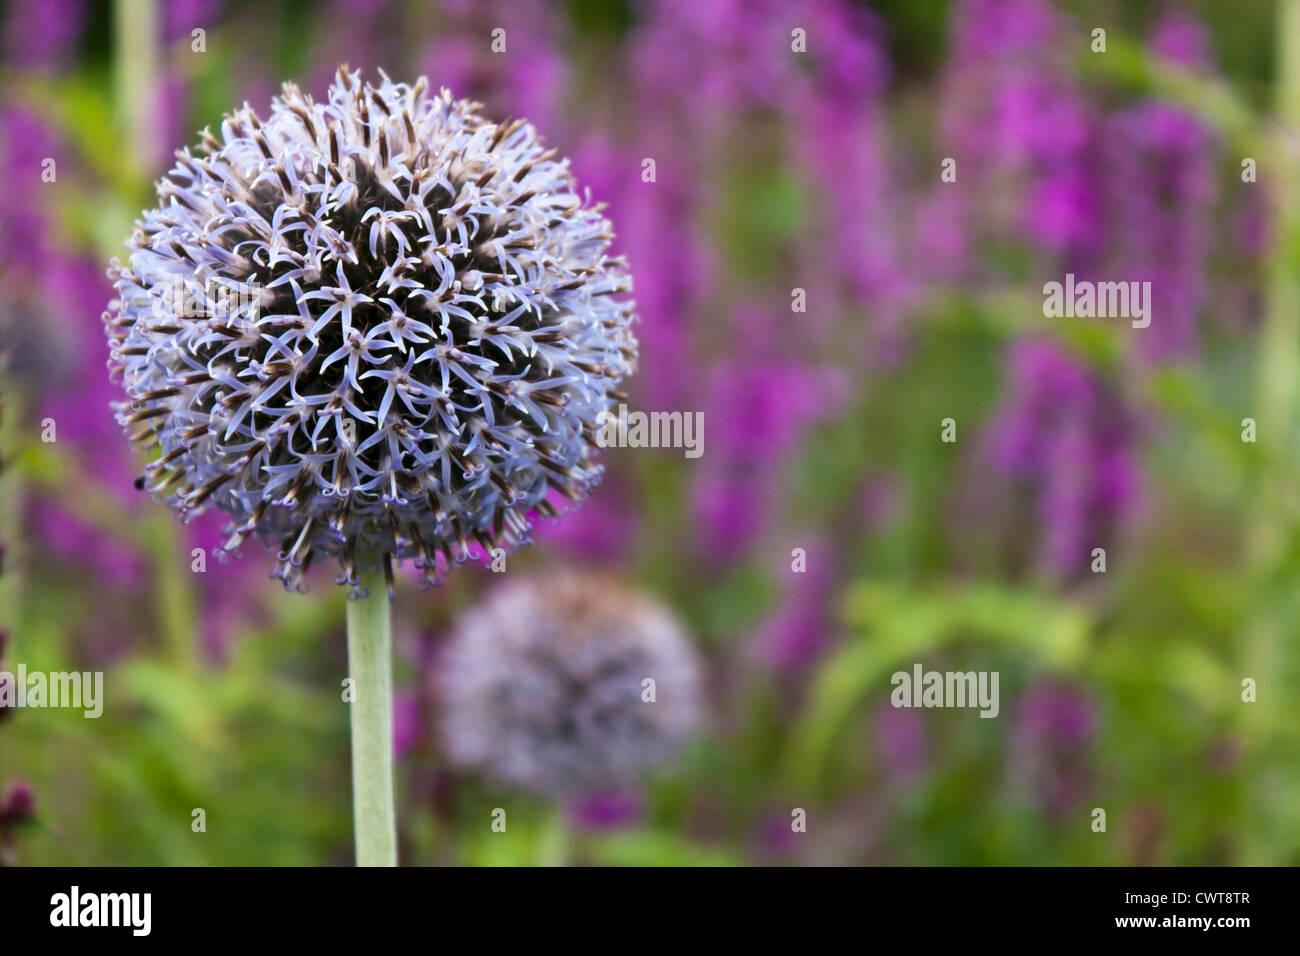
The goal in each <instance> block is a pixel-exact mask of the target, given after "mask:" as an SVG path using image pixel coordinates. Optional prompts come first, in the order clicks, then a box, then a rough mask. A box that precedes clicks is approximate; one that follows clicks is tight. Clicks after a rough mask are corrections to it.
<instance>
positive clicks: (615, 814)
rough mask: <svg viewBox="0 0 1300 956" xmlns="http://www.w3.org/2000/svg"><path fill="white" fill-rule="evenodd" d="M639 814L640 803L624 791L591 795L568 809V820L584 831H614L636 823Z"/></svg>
mask: <svg viewBox="0 0 1300 956" xmlns="http://www.w3.org/2000/svg"><path fill="white" fill-rule="evenodd" d="M641 813H642V808H641V801H640V800H639V799H638V798H637V796H636V794H634V793H631V792H629V791H626V790H607V791H605V792H603V793H597V794H592V795H591V796H588V797H584V798H582V799H580V800H578V801H576V802H575V803H573V804H572V805H571V806H570V807H569V819H570V820H571V821H572V822H573V823H574V824H575V825H576V826H578V827H581V828H582V829H584V830H615V829H618V828H619V827H625V826H628V825H629V824H632V823H634V822H636V820H637V819H638V818H639V817H640V816H641Z"/></svg>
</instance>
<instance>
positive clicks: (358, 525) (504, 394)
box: [105, 68, 636, 593]
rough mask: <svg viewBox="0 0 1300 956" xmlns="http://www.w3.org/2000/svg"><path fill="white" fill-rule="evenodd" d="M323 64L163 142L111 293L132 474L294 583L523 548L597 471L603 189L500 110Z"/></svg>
mask: <svg viewBox="0 0 1300 956" xmlns="http://www.w3.org/2000/svg"><path fill="white" fill-rule="evenodd" d="M381 77H382V82H381V83H379V84H378V85H371V84H370V83H368V82H364V81H363V80H362V79H361V77H360V74H359V73H355V72H348V71H347V69H346V68H340V70H339V73H338V76H337V78H336V80H335V82H334V84H333V85H332V86H331V88H330V90H329V94H328V97H327V98H326V100H325V101H324V102H319V103H318V102H315V101H314V100H313V99H312V98H311V97H310V96H306V95H304V94H303V93H302V92H300V91H299V90H298V88H297V87H295V86H294V85H293V84H285V85H284V88H283V91H282V93H281V95H280V96H279V97H277V98H276V99H275V100H273V102H272V104H271V109H270V112H269V114H268V115H267V116H266V117H264V118H263V117H260V116H259V115H258V114H257V113H256V112H255V111H254V110H253V109H252V108H251V107H250V106H248V105H247V104H245V105H244V106H243V107H242V108H240V109H238V110H236V111H234V112H233V113H231V114H228V115H227V116H226V118H225V119H224V121H223V122H222V124H221V128H220V132H219V135H217V134H213V133H212V132H210V131H205V132H204V133H203V136H202V142H201V143H200V144H199V146H198V147H197V149H195V150H193V151H192V150H189V149H185V150H181V151H178V153H177V154H176V155H177V161H176V165H175V166H174V167H173V168H172V169H171V171H170V172H169V173H168V174H167V175H166V176H165V177H164V178H163V179H162V181H161V182H160V183H159V185H158V197H159V204H158V206H157V207H156V208H154V209H151V210H149V211H148V212H146V213H145V214H144V216H143V218H142V219H141V220H140V221H139V222H138V223H137V227H136V229H135V231H134V233H133V234H132V236H131V238H130V241H129V242H128V246H129V248H130V250H131V252H130V257H129V260H128V262H127V263H126V264H125V265H123V264H121V263H118V262H117V261H114V263H113V266H112V268H111V270H110V273H109V275H110V278H111V279H112V280H113V281H114V283H115V287H116V292H117V298H116V299H115V300H114V301H113V302H112V303H111V304H110V308H109V310H108V311H107V312H106V313H105V324H106V328H107V331H108V337H109V340H110V343H111V352H112V359H111V362H110V368H111V370H112V372H113V373H114V375H115V376H120V378H121V381H122V384H123V386H124V387H125V390H126V394H127V400H126V401H124V402H121V403H119V404H118V405H117V406H116V410H117V415H118V421H119V422H120V424H121V425H122V426H123V427H124V429H125V431H126V433H127V435H128V437H129V438H130V440H131V441H132V442H134V443H135V444H137V445H139V446H142V447H146V448H149V449H154V450H156V455H157V457H155V459H154V460H153V461H152V462H151V463H150V464H148V465H147V466H146V467H145V469H144V474H143V476H142V477H141V478H140V480H139V484H140V486H141V487H143V488H147V489H148V490H149V491H150V492H151V493H152V494H153V495H154V496H155V497H163V496H165V497H166V500H167V502H168V503H169V504H170V505H171V507H172V508H173V510H174V511H175V512H176V514H177V515H178V516H179V517H180V518H181V520H183V521H187V520H189V519H190V518H191V517H192V516H194V515H196V514H198V513H199V512H200V511H202V510H204V509H206V508H208V507H216V508H217V509H219V510H220V511H222V512H224V513H225V514H227V515H228V516H229V517H230V519H231V522H230V524H229V525H228V526H227V529H226V533H227V534H228V538H227V540H226V542H225V544H224V546H223V548H224V550H225V551H227V552H235V551H236V550H237V549H238V548H239V547H240V545H241V544H242V543H243V542H244V541H245V540H246V539H248V538H250V537H252V538H255V539H257V540H261V541H262V542H263V543H264V544H265V545H267V546H268V547H272V548H275V549H276V550H277V552H278V565H277V570H276V572H275V576H276V577H278V578H279V579H280V580H281V581H282V582H283V583H284V584H285V586H286V587H287V588H299V589H301V580H302V574H303V572H304V571H305V570H306V568H307V567H309V566H310V565H311V564H312V563H313V562H316V561H318V560H321V559H324V558H334V559H336V560H337V561H338V562H339V564H340V566H341V569H342V573H341V575H340V577H339V578H338V581H339V583H347V584H349V585H350V586H351V587H352V589H353V590H354V591H358V590H359V589H360V580H361V574H362V573H363V572H370V571H375V570H377V569H379V568H381V567H382V568H383V570H384V572H385V575H386V577H387V579H388V582H389V590H390V593H391V588H392V573H393V572H392V564H393V562H394V561H398V562H400V561H403V560H406V559H412V560H413V562H414V565H415V567H417V568H418V569H420V570H421V571H422V572H423V578H424V581H425V583H427V584H436V583H438V582H439V580H440V576H441V573H442V572H443V571H444V570H445V569H446V568H447V567H449V566H450V565H451V564H452V563H460V562H463V561H465V560H467V559H469V558H472V557H475V556H476V555H475V553H474V549H473V545H474V543H477V544H478V545H481V546H482V547H483V548H484V549H492V548H496V547H502V548H505V549H507V550H509V549H511V548H513V547H516V546H519V545H522V544H526V543H527V542H528V537H529V531H530V529H531V522H530V519H529V514H530V512H533V511H536V512H538V513H540V514H543V515H547V516H552V515H554V514H556V513H557V509H556V508H555V507H554V506H553V505H552V504H551V501H550V500H549V499H548V497H547V496H548V494H549V493H550V492H551V491H552V490H555V491H558V492H559V493H560V494H561V495H562V496H564V497H565V498H568V499H570V500H571V501H574V502H577V501H580V500H581V499H582V498H583V497H585V495H586V494H587V492H588V491H589V489H590V488H591V487H592V486H593V485H594V484H595V483H596V482H597V481H598V480H599V478H600V474H601V469H600V466H599V465H598V464H596V463H595V462H594V461H593V458H594V452H593V448H594V446H595V442H596V429H597V420H598V418H599V416H600V414H601V413H602V412H604V411H606V410H607V409H608V408H610V407H611V406H612V405H613V403H614V402H616V401H618V400H623V399H625V396H624V395H623V394H622V393H620V392H618V391H617V387H618V385H619V383H620V381H621V380H622V379H623V378H624V377H625V376H626V375H628V374H629V373H630V372H632V371H633V369H634V367H635V362H636V342H635V339H634V337H633V335H632V332H631V330H630V324H631V322H632V321H633V312H632V305H631V303H630V302H629V301H627V299H626V297H625V296H624V295H622V294H623V293H626V292H628V291H630V288H631V282H630V278H629V276H628V274H627V271H626V266H625V263H624V262H623V260H622V259H619V258H611V257H610V256H608V255H607V249H608V246H609V243H610V240H611V238H612V232H611V229H610V224H609V222H608V221H607V220H606V219H605V217H604V216H603V215H602V214H601V207H600V206H599V205H594V204H592V203H591V202H590V199H589V197H583V196H579V194H578V193H577V191H576V186H575V185H574V182H573V178H572V176H571V174H570V171H569V164H568V161H567V160H557V159H555V158H553V157H554V150H547V149H544V148H543V146H542V144H541V143H540V142H539V140H538V136H537V133H536V131H535V130H534V129H533V127H532V126H531V125H530V124H528V123H526V122H524V121H522V120H513V121H506V122H501V123H496V122H492V121H490V120H488V119H486V118H484V117H483V116H481V115H480V114H479V112H478V110H479V108H480V104H477V103H472V102H469V101H465V100H460V101H456V100H453V99H452V97H451V94H450V93H449V92H448V91H446V90H442V91H441V92H440V93H439V94H437V95H431V94H430V93H429V91H428V89H427V84H426V82H425V80H424V79H423V78H421V79H420V80H419V81H418V82H416V83H415V84H414V85H407V84H404V83H393V82H392V81H391V80H389V79H388V77H386V76H383V75H382V74H381Z"/></svg>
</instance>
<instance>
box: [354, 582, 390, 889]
mask: <svg viewBox="0 0 1300 956" xmlns="http://www.w3.org/2000/svg"><path fill="white" fill-rule="evenodd" d="M368 583H369V584H370V585H373V584H374V583H375V582H374V581H371V582H368ZM362 594H363V595H364V596H358V597H356V598H355V599H354V600H350V601H348V602H347V604H348V611H347V618H348V672H349V674H350V675H351V677H352V694H353V697H352V812H353V821H354V827H355V833H356V847H357V860H356V862H357V866H396V865H397V815H396V810H395V808H394V804H393V665H392V644H393V639H392V622H391V620H390V617H389V609H388V596H387V594H386V592H385V590H384V588H383V587H382V586H379V587H370V593H369V594H368V595H365V592H364V591H363V592H362Z"/></svg>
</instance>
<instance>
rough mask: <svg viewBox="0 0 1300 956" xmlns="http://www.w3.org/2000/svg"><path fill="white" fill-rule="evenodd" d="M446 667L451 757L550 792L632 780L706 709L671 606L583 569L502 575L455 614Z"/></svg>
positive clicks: (664, 757) (563, 793)
mask: <svg viewBox="0 0 1300 956" xmlns="http://www.w3.org/2000/svg"><path fill="white" fill-rule="evenodd" d="M440 677H441V680H440V688H441V703H442V721H441V726H442V731H443V736H444V738H445V743H446V750H447V753H448V755H449V756H450V758H451V760H452V761H453V762H454V763H455V764H456V765H458V766H460V767H462V768H464V769H471V770H476V771H479V772H481V773H483V774H484V775H485V776H486V777H489V778H491V779H494V780H496V781H497V782H499V783H503V784H507V785H510V786H516V787H521V788H523V789H526V790H531V791H534V792H537V793H542V794H546V795H549V796H554V797H577V796H583V795H589V794H592V793H598V792H602V791H607V790H609V789H611V788H618V787H622V786H629V785H632V784H635V783H636V782H637V781H638V780H639V779H640V778H641V777H642V776H643V774H644V773H645V772H646V771H647V770H649V769H651V768H653V767H656V766H659V765H662V764H663V763H665V762H666V761H668V760H670V759H671V758H672V757H673V755H674V754H675V753H676V752H677V750H678V749H679V747H680V745H681V744H682V743H683V741H684V740H685V739H686V738H687V737H688V736H689V735H690V734H691V733H692V732H693V731H694V729H695V728H696V725H697V723H698V715H699V711H700V703H699V697H700V678H699V665H698V662H697V657H696V654H695V651H694V648H693V647H692V645H691V643H690V642H689V641H688V640H687V639H686V637H685V636H684V634H683V633H682V630H681V628H680V626H679V625H678V623H677V621H676V620H675V618H674V617H673V615H672V614H671V613H670V612H669V611H668V610H667V609H666V608H664V607H663V606H661V605H660V604H658V603H656V602H655V601H653V600H651V599H650V598H648V597H646V596H645V595H642V594H639V593H636V592H633V591H629V590H627V589H625V588H623V587H622V586H620V585H618V584H616V583H615V582H613V581H611V580H609V579H607V578H604V577H600V576H595V575H587V574H579V573H577V572H560V573H554V574H551V575H549V576H546V577H541V578H533V579H524V580H520V581H511V582H509V583H507V584H504V585H502V586H501V587H500V588H499V589H498V590H496V591H495V592H494V593H492V594H491V595H490V596H489V597H488V598H487V600H486V601H485V602H483V603H482V604H481V605H479V606H478V607H476V608H474V609H472V610H470V611H469V612H467V613H466V614H465V615H464V616H463V617H462V618H461V619H460V621H459V622H458V623H457V626H456V629H455V633H454V635H453V637H452V640H451V643H450V644H449V646H448V649H447V656H446V659H445V661H444V666H443V669H442V671H441V674H440ZM647 678H650V679H653V681H654V698H655V699H654V701H653V702H650V701H647V700H645V699H643V698H644V696H645V688H644V685H643V682H644V681H645V680H646V679H647Z"/></svg>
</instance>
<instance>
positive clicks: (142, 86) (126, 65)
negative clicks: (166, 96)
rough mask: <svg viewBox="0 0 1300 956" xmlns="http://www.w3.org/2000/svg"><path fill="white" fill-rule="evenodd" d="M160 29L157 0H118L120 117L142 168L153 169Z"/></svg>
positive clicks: (115, 40) (116, 40) (116, 58)
mask: <svg viewBox="0 0 1300 956" xmlns="http://www.w3.org/2000/svg"><path fill="white" fill-rule="evenodd" d="M157 30H158V15H157V10H156V9H155V7H154V0H117V3H116V4H115V5H114V8H113V34H114V35H113V45H114V53H113V59H114V63H113V67H114V72H115V74H116V76H115V87H116V90H115V95H116V98H117V109H118V119H119V120H120V121H121V122H122V124H123V127H124V128H125V130H126V133H127V137H128V142H129V143H130V148H131V155H132V158H133V159H134V160H135V162H136V166H137V167H138V168H139V169H141V170H150V169H151V168H152V166H153V164H154V163H155V162H156V161H157V155H158V144H157V138H158V137H157V128H156V125H155V123H154V110H153V97H154V95H155V92H156V90H155V87H156V79H157V72H158V70H157V55H156V51H155V39H154V38H155V36H156V34H157Z"/></svg>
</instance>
